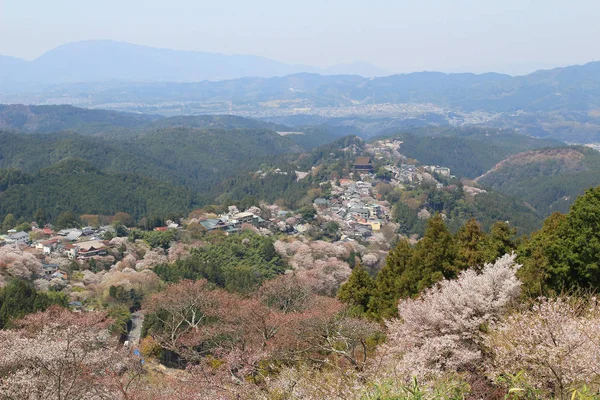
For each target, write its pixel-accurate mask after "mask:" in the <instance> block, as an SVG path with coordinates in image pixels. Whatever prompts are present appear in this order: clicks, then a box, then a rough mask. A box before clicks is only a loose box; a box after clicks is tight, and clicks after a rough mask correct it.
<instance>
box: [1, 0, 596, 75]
mask: <svg viewBox="0 0 600 400" xmlns="http://www.w3.org/2000/svg"><path fill="white" fill-rule="evenodd" d="M599 38H600V1H598V0H570V1H565V0H530V1H528V0H410V1H407V0H370V1H363V0H342V1H340V0H296V1H290V0H210V1H207V0H168V1H166V0H0V54H1V55H8V56H14V57H19V58H24V59H28V60H31V59H34V58H36V57H38V56H40V55H41V54H43V53H44V52H45V51H48V50H50V49H52V48H54V47H56V46H59V45H61V44H65V43H68V42H75V41H80V40H90V39H112V40H119V41H125V42H130V43H136V44H142V45H147V46H153V47H161V48H169V49H178V50H194V51H207V52H217V53H225V54H254V55H260V56H265V57H269V58H272V59H275V60H278V61H282V62H286V63H292V64H306V65H312V66H317V67H327V66H331V65H335V64H340V63H348V62H353V61H366V62H369V63H372V64H375V65H377V66H379V67H381V68H384V69H386V70H388V71H390V72H395V73H402V72H414V71H444V72H464V71H469V72H488V71H494V72H503V73H509V74H513V75H515V74H525V73H529V72H532V71H534V70H537V69H541V68H551V67H555V66H564V65H572V64H583V63H586V62H589V61H595V60H597V59H600V41H599Z"/></svg>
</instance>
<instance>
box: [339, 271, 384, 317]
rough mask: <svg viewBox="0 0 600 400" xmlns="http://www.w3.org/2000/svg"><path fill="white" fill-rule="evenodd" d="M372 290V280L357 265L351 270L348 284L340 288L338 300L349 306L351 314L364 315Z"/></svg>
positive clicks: (373, 284)
mask: <svg viewBox="0 0 600 400" xmlns="http://www.w3.org/2000/svg"><path fill="white" fill-rule="evenodd" d="M374 289H375V283H374V282H373V278H371V276H370V275H369V273H368V272H367V271H366V270H365V268H364V267H363V266H362V264H360V263H359V264H357V265H356V267H354V269H353V270H352V274H350V278H348V282H346V283H344V284H343V285H342V286H340V289H339V291H338V298H339V299H340V300H341V301H342V302H344V303H346V304H348V305H349V306H350V310H351V313H352V314H354V315H365V314H366V313H367V309H368V305H369V300H370V299H371V296H372V294H373V291H374Z"/></svg>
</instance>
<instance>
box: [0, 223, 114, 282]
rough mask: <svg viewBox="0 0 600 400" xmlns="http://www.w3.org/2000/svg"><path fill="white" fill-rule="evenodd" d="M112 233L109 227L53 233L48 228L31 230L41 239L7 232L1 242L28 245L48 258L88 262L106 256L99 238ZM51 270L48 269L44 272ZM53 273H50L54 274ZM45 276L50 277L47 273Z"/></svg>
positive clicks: (63, 230) (103, 242)
mask: <svg viewBox="0 0 600 400" xmlns="http://www.w3.org/2000/svg"><path fill="white" fill-rule="evenodd" d="M108 231H114V228H113V227H111V226H105V227H101V228H99V229H93V228H91V227H84V228H82V229H78V228H72V229H62V230H60V231H58V232H55V231H54V230H52V228H50V227H45V228H43V229H39V228H35V227H34V228H33V229H32V235H31V236H35V237H41V238H39V239H37V240H34V241H32V240H31V239H30V238H31V236H30V234H29V233H27V232H11V231H9V232H8V235H5V236H4V238H3V240H2V241H0V243H1V244H2V245H5V244H22V245H30V246H31V247H33V248H35V249H37V250H40V251H41V252H42V254H43V255H45V256H49V255H52V254H58V255H61V256H65V257H67V258H69V259H70V260H88V259H90V258H91V257H94V256H104V255H106V254H108V241H105V240H102V239H101V237H102V236H103V235H104V233H105V232H108ZM50 270H51V268H50V269H48V270H47V271H46V272H49V271H50ZM54 272H55V271H52V273H54ZM46 275H51V273H47V274H46Z"/></svg>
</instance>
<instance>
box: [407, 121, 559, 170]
mask: <svg viewBox="0 0 600 400" xmlns="http://www.w3.org/2000/svg"><path fill="white" fill-rule="evenodd" d="M400 138H401V139H402V141H403V143H402V152H403V154H405V155H406V156H408V157H410V158H415V159H417V160H418V161H419V162H420V163H423V164H433V165H445V166H447V167H450V169H451V171H452V174H453V175H456V176H461V177H466V178H471V179H473V178H476V177H478V176H479V175H481V174H483V173H484V172H485V171H488V170H489V169H490V168H492V167H493V166H494V165H495V164H496V163H498V162H500V161H501V160H504V159H505V158H506V157H508V156H510V155H513V154H517V153H520V152H522V151H524V150H530V149H538V148H544V147H556V146H558V145H560V144H561V143H560V142H558V141H555V140H542V139H537V138H533V137H528V136H525V135H521V134H518V133H515V132H513V131H510V130H508V131H507V130H502V129H500V130H499V129H485V128H471V129H455V128H453V129H447V128H440V129H436V128H423V129H419V130H417V131H415V133H411V134H405V135H401V136H400Z"/></svg>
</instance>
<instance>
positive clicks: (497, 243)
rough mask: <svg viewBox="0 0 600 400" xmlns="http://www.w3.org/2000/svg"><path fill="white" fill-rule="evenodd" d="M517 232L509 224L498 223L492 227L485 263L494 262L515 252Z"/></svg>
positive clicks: (487, 243)
mask: <svg viewBox="0 0 600 400" xmlns="http://www.w3.org/2000/svg"><path fill="white" fill-rule="evenodd" d="M516 234H517V230H516V229H515V228H512V227H511V226H510V225H509V224H508V222H503V221H498V222H496V223H494V225H492V228H491V229H490V234H489V235H488V240H487V242H486V246H485V248H486V250H485V253H486V254H485V261H486V262H492V261H494V260H495V259H497V258H498V257H502V256H503V255H504V254H507V253H511V252H513V251H514V250H515V249H516V248H517V246H516V243H515V241H514V237H515V235H516Z"/></svg>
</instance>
